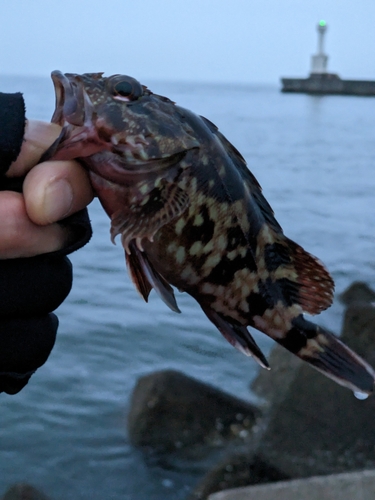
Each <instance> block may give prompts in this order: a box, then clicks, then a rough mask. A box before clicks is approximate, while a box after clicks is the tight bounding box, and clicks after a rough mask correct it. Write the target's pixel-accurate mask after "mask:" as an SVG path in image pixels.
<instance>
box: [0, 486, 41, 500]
mask: <svg viewBox="0 0 375 500" xmlns="http://www.w3.org/2000/svg"><path fill="white" fill-rule="evenodd" d="M2 500H49V499H48V497H47V496H46V495H45V494H44V493H42V492H41V491H39V490H37V489H36V488H34V486H31V485H30V484H26V483H18V484H15V485H14V486H11V487H10V488H9V489H8V490H7V491H6V492H5V494H4V496H3V497H2Z"/></svg>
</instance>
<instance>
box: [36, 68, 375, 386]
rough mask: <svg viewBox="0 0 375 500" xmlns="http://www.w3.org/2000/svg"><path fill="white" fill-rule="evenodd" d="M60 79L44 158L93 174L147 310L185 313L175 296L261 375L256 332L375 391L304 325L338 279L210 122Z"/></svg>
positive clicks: (356, 364)
mask: <svg viewBox="0 0 375 500" xmlns="http://www.w3.org/2000/svg"><path fill="white" fill-rule="evenodd" d="M52 79H53V81H54V84H55V90H56V109H55V112H54V115H53V117H52V121H53V122H54V123H58V124H59V125H61V126H62V127H63V128H62V133H61V135H60V138H59V139H58V140H57V141H56V142H55V143H54V144H53V145H52V146H51V148H50V150H49V151H48V152H47V153H46V155H45V157H44V159H46V158H51V159H64V160H66V159H72V158H78V159H79V161H80V163H81V164H82V165H84V166H85V167H86V169H87V171H88V174H89V177H90V180H91V183H92V186H93V188H94V190H95V192H96V194H97V196H98V198H99V200H100V201H101V203H102V205H103V208H104V209H105V211H106V212H107V214H108V215H109V217H110V218H111V221H112V225H111V236H112V239H114V238H115V237H116V235H117V234H120V235H121V240H122V243H123V246H124V248H125V251H126V262H127V268H128V271H129V274H130V276H131V279H132V281H133V283H134V284H135V286H136V288H137V290H138V291H139V293H140V294H141V296H142V297H143V298H144V299H145V300H146V301H147V300H148V296H149V293H150V291H151V290H152V289H153V288H154V289H155V290H156V292H157V293H158V294H159V295H160V297H161V298H162V300H163V301H164V302H165V303H166V304H167V305H168V306H169V307H170V308H171V309H172V310H173V311H176V312H180V311H179V309H178V306H177V302H176V299H175V296H174V292H173V288H172V286H174V287H176V288H178V289H179V290H180V291H184V292H187V293H189V294H190V295H191V296H192V297H194V298H195V300H196V301H197V302H198V303H199V304H200V306H201V308H202V310H203V311H204V313H205V314H206V316H207V317H208V319H209V320H210V321H211V322H212V323H213V324H214V325H215V326H216V327H217V329H218V330H219V331H220V332H221V333H222V334H223V336H224V337H225V338H226V339H227V340H228V342H230V343H231V344H232V345H233V346H234V347H236V348H237V349H239V350H240V351H241V352H243V353H245V354H246V355H250V356H253V357H254V358H255V359H256V360H257V361H258V362H259V363H260V365H261V366H263V367H266V368H268V362H267V360H266V358H265V357H264V355H263V353H262V352H261V350H260V349H259V347H258V346H257V345H256V343H255V341H254V339H253V338H252V336H251V334H250V332H249V331H248V329H247V327H254V328H256V329H258V330H260V331H261V332H263V333H265V334H266V335H268V336H270V337H271V338H273V339H274V340H275V341H276V342H278V343H279V344H281V345H282V346H284V347H285V348H286V349H288V350H289V351H291V352H292V353H293V354H295V355H297V356H299V357H300V358H301V359H303V360H304V361H307V362H308V363H310V364H311V365H312V366H313V367H314V368H316V369H317V370H319V371H321V372H322V373H324V374H325V375H327V376H328V377H330V378H332V379H333V380H335V381H336V382H337V383H339V384H341V385H343V386H346V387H348V388H350V389H352V390H353V391H356V392H358V391H359V392H361V393H366V394H367V393H370V392H372V391H373V388H374V371H373V369H372V368H371V367H370V366H369V365H368V364H367V363H366V362H365V361H364V360H363V359H362V358H360V357H359V356H357V355H356V354H355V353H354V352H353V351H352V350H350V349H349V348H348V347H347V346H345V345H344V344H343V343H342V342H341V341H340V340H339V339H337V338H336V337H335V336H334V335H332V334H330V333H329V332H327V331H325V330H324V329H323V328H321V327H319V326H318V325H315V324H314V323H312V322H310V321H308V320H306V319H305V318H304V316H303V313H304V312H307V313H309V314H317V313H319V312H321V311H323V310H324V309H326V308H327V307H329V306H330V305H331V302H332V298H333V290H334V283H333V280H332V278H331V276H330V275H329V273H328V271H327V270H326V269H325V267H324V266H323V265H322V264H321V263H320V262H319V260H318V259H317V258H315V257H314V256H312V255H310V254H309V253H308V252H306V251H305V250H304V249H303V248H302V247H301V246H299V245H298V244H297V243H295V242H293V241H292V240H290V239H288V238H287V237H286V236H285V235H284V233H283V231H282V228H281V227H280V225H279V223H278V222H277V220H276V219H275V217H274V213H273V211H272V208H271V207H270V205H269V203H268V202H267V200H266V199H265V197H264V196H263V193H262V190H261V187H260V185H259V183H258V181H257V180H256V179H255V177H254V175H253V174H252V173H251V172H250V170H249V169H248V167H247V165H246V162H245V160H244V158H243V157H242V155H241V154H240V153H239V151H238V150H237V149H236V148H235V147H234V146H233V145H232V144H231V143H230V142H229V141H228V140H227V139H226V138H225V137H224V136H223V135H222V134H221V133H220V131H219V130H218V128H217V127H216V126H215V125H214V124H213V123H212V122H210V121H209V120H207V119H206V118H203V117H200V116H198V115H196V114H194V113H192V112H191V111H189V110H186V109H183V108H181V107H179V106H177V105H176V104H175V103H174V102H173V101H171V100H169V99H168V98H166V97H163V96H159V95H156V94H153V93H152V92H151V91H150V90H149V89H148V88H147V87H145V86H144V85H141V84H140V83H139V82H138V81H137V80H135V79H134V78H132V77H129V76H125V75H114V76H111V77H108V78H106V77H104V76H103V73H87V74H84V75H75V74H65V75H64V74H62V73H60V72H58V71H56V72H53V73H52ZM171 285H172V286H171Z"/></svg>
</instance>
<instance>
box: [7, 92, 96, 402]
mask: <svg viewBox="0 0 375 500" xmlns="http://www.w3.org/2000/svg"><path fill="white" fill-rule="evenodd" d="M24 128H25V106H24V101H23V97H22V94H20V93H17V94H2V93H0V191H1V190H16V191H22V181H23V179H17V180H14V179H13V180H10V179H7V178H6V177H5V176H4V174H5V173H6V171H7V169H8V168H9V166H10V164H11V162H12V161H14V160H15V159H16V158H17V156H18V154H19V152H20V149H21V146H22V140H23V135H24ZM61 224H62V225H63V226H64V227H66V228H67V230H68V231H69V234H70V240H69V243H68V245H67V247H66V248H64V249H63V250H60V251H58V252H54V253H50V254H44V255H39V256H36V257H31V258H27V259H7V260H0V392H7V393H8V394H16V393H17V392H19V391H20V390H21V389H22V388H23V387H24V386H25V385H26V384H27V382H28V380H29V379H30V377H31V375H32V374H33V373H34V372H35V371H36V370H37V368H39V367H40V366H42V365H43V364H44V363H45V362H46V360H47V358H48V356H49V354H50V352H51V350H52V348H53V345H54V343H55V338H56V332H57V327H58V319H57V317H56V315H55V314H53V313H52V311H53V310H54V309H56V308H57V307H58V306H59V305H60V304H61V303H62V302H63V301H64V299H65V298H66V296H67V295H68V294H69V292H70V289H71V286H72V266H71V263H70V261H69V259H68V258H67V257H66V255H67V254H69V253H71V252H72V251H74V250H77V249H78V248H81V247H82V246H83V245H85V244H86V243H87V242H88V241H89V239H90V237H91V234H92V233H91V226H90V221H89V218H88V214H87V210H82V211H80V212H78V213H77V214H74V215H72V216H70V217H68V218H66V219H65V220H63V221H61ZM0 237H1V235H0Z"/></svg>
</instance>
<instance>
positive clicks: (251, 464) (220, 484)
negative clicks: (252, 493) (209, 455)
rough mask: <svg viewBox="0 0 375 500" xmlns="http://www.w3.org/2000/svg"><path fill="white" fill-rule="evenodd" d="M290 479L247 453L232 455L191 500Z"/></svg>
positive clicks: (216, 468)
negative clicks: (222, 491)
mask: <svg viewBox="0 0 375 500" xmlns="http://www.w3.org/2000/svg"><path fill="white" fill-rule="evenodd" d="M286 479H289V477H288V476H287V475H285V474H283V473H282V472H280V471H279V470H278V469H276V468H275V467H272V466H271V467H270V466H269V465H268V464H267V463H266V462H264V461H263V460H262V459H261V458H259V457H258V456H256V455H255V456H254V457H252V459H251V460H249V456H248V455H247V454H245V453H237V454H235V455H231V456H228V457H226V458H225V460H222V461H221V462H219V463H218V464H217V465H216V467H214V468H213V469H212V470H211V471H210V472H209V473H208V474H207V475H206V476H205V478H204V479H203V481H201V482H200V483H199V484H198V486H197V487H196V488H195V490H194V492H193V493H192V495H191V496H190V498H189V500H203V499H206V498H207V497H208V496H209V495H210V494H212V493H215V492H217V491H221V490H226V489H229V488H234V487H236V488H239V487H241V486H247V485H249V484H262V483H268V482H272V481H283V480H286Z"/></svg>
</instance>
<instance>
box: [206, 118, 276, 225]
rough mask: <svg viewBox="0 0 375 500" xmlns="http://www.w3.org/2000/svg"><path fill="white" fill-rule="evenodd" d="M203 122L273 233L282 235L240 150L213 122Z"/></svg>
mask: <svg viewBox="0 0 375 500" xmlns="http://www.w3.org/2000/svg"><path fill="white" fill-rule="evenodd" d="M202 118H203V117H202ZM203 120H204V121H205V123H206V125H207V126H208V128H209V129H210V130H211V132H212V133H213V134H215V135H216V137H217V138H218V139H219V140H220V142H221V143H222V145H223V147H224V148H225V150H226V152H227V154H228V156H229V158H230V159H231V160H232V162H233V165H234V166H235V168H236V170H237V172H238V173H239V175H240V176H241V178H242V180H243V182H244V184H246V186H247V189H248V191H249V193H250V194H251V196H252V197H253V199H254V201H255V203H256V205H257V206H258V208H259V210H260V211H261V213H262V215H263V217H264V220H265V221H266V222H267V224H268V225H269V226H270V227H271V228H272V229H273V231H275V232H278V233H282V228H281V226H280V224H279V223H278V222H277V220H276V219H275V216H274V212H273V210H272V208H271V206H270V204H269V203H268V201H267V200H266V198H265V197H264V196H263V193H262V188H261V186H260V184H259V182H258V181H257V179H256V178H255V177H254V175H253V174H252V173H251V172H250V170H249V169H248V167H247V163H246V160H245V158H244V157H243V156H242V154H241V153H240V152H239V151H238V149H237V148H235V147H234V146H233V144H232V143H230V142H229V141H228V139H227V138H226V137H225V136H224V135H223V134H222V133H221V132H220V131H219V130H218V128H217V127H216V126H215V125H214V124H213V123H212V122H210V121H209V120H207V118H203Z"/></svg>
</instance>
